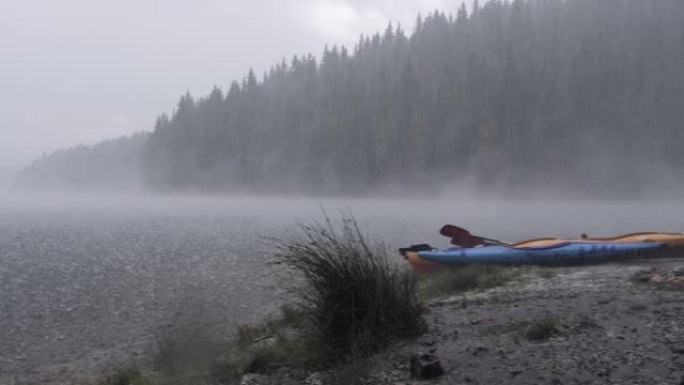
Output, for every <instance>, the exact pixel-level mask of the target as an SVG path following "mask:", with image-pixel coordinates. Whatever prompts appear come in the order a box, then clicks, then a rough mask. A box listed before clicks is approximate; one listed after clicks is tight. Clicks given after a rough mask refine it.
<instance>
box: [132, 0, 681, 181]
mask: <svg viewBox="0 0 684 385" xmlns="http://www.w3.org/2000/svg"><path fill="white" fill-rule="evenodd" d="M683 69H684V1H681V0H611V1H597V0H514V1H502V0H490V1H488V2H486V3H485V4H478V3H477V1H476V2H475V4H474V6H473V7H472V9H470V10H466V8H465V6H461V7H460V8H458V9H454V10H453V12H452V14H445V13H441V12H434V13H433V14H430V15H428V16H427V17H424V18H421V17H418V19H417V21H416V25H415V28H414V30H413V31H412V32H411V33H407V32H406V31H404V30H403V29H402V28H401V27H399V26H397V27H393V26H392V25H389V26H388V27H387V29H386V30H385V31H384V32H383V33H378V34H375V35H373V36H363V37H361V39H359V41H358V43H357V44H356V45H355V47H353V49H351V50H347V49H346V48H345V47H332V48H326V49H325V51H324V53H323V55H322V57H321V59H320V62H319V61H317V59H315V58H314V57H313V56H311V55H304V56H295V57H294V58H293V59H292V60H291V61H287V62H286V61H283V62H281V63H278V64H276V65H275V66H274V67H273V68H272V69H271V70H270V71H268V72H267V73H266V74H264V75H263V77H261V76H260V77H259V78H257V76H256V74H254V72H253V71H250V72H249V74H248V76H247V77H246V78H245V79H244V80H242V82H233V83H232V84H231V86H230V87H229V89H228V90H227V91H223V90H221V89H219V88H215V89H214V90H213V91H212V92H211V93H210V94H209V95H208V96H206V97H203V98H201V99H199V100H196V99H194V98H193V97H192V96H190V95H189V94H186V95H184V96H183V97H182V98H181V99H180V102H179V103H178V106H177V108H176V109H175V110H174V112H173V114H171V116H167V115H162V116H160V117H159V118H158V120H157V124H156V127H155V128H154V132H153V133H152V134H151V136H150V137H149V140H148V142H147V145H146V147H145V149H144V154H143V160H142V164H143V171H144V172H143V174H144V180H145V182H146V183H147V184H149V185H151V186H153V187H155V188H158V189H226V190H248V191H269V192H270V191H274V192H282V191H299V192H319V193H353V192H361V191H367V190H372V189H376V188H381V187H386V186H392V187H400V188H410V189H421V188H432V187H434V186H438V185H440V184H456V185H458V184H459V183H465V181H466V180H467V181H475V182H476V183H477V184H479V185H480V186H483V187H487V188H497V189H498V188H503V187H506V188H520V189H533V188H535V187H538V186H549V185H552V184H555V185H558V186H561V187H569V188H572V189H576V190H584V191H591V192H604V191H607V190H611V191H613V190H616V189H619V190H621V191H627V192H629V193H631V192H634V191H637V190H638V189H640V188H643V187H644V186H648V185H649V184H653V183H655V182H656V181H659V180H662V179H668V178H675V177H676V178H681V177H682V176H684V175H683V174H682V172H680V171H679V170H680V169H681V166H682V165H684V153H682V151H681V150H680V148H681V146H682V143H684V130H683V128H684V127H683V124H684V108H683V106H684V71H683Z"/></svg>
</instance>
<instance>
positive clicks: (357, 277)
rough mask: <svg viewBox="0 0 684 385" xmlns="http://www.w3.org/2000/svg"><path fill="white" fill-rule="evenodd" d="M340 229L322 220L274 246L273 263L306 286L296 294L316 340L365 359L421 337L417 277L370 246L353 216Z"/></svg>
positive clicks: (379, 247) (378, 246) (380, 249)
mask: <svg viewBox="0 0 684 385" xmlns="http://www.w3.org/2000/svg"><path fill="white" fill-rule="evenodd" d="M341 224H342V226H341V228H338V229H336V228H335V226H334V225H333V223H332V222H331V220H330V219H329V218H328V217H325V221H324V222H323V223H314V224H313V225H302V226H301V233H302V234H301V235H302V236H301V237H299V238H295V239H294V240H290V241H285V242H280V244H279V245H278V248H279V253H278V255H277V258H276V260H277V261H278V262H280V263H283V264H285V265H287V266H289V267H291V268H293V269H294V271H295V274H299V275H300V276H301V277H302V278H303V280H304V281H305V282H304V283H305V284H304V286H303V287H302V288H299V290H298V293H299V294H300V297H301V298H300V300H301V303H302V306H303V308H304V309H305V315H306V316H307V317H308V319H309V321H310V323H311V325H312V326H313V328H314V330H315V332H316V334H317V338H319V339H320V341H321V342H322V343H323V344H325V345H326V346H327V347H329V348H330V349H332V350H333V351H334V352H336V353H339V354H343V355H349V354H351V355H352V356H357V357H364V356H368V355H370V354H372V353H373V352H376V351H377V350H379V349H382V348H383V347H385V346H387V344H388V343H389V342H390V341H391V340H392V339H394V338H397V337H408V336H411V335H417V334H420V333H421V332H422V331H423V329H424V326H425V325H424V321H423V318H422V307H421V305H420V303H419V300H418V297H417V295H416V280H415V277H414V276H413V275H412V274H410V273H409V272H407V271H406V270H404V269H401V268H400V267H399V266H397V265H396V264H394V263H392V262H391V260H390V258H389V253H388V252H387V249H386V247H384V245H382V244H370V243H369V242H368V241H367V240H366V238H365V237H364V236H363V235H362V233H361V231H360V230H359V227H358V224H357V222H356V220H355V219H354V218H353V217H352V216H351V215H346V216H344V217H343V218H342V223H341Z"/></svg>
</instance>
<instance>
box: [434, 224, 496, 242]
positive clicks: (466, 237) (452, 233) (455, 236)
mask: <svg viewBox="0 0 684 385" xmlns="http://www.w3.org/2000/svg"><path fill="white" fill-rule="evenodd" d="M439 233H440V234H442V235H444V236H445V237H449V238H451V244H452V245H455V246H460V247H475V246H479V245H484V244H485V242H484V240H483V239H482V238H480V237H477V236H474V235H472V234H470V232H469V231H468V230H466V229H463V228H461V227H458V226H454V225H444V226H442V228H441V229H440V230H439Z"/></svg>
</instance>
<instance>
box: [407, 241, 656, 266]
mask: <svg viewBox="0 0 684 385" xmlns="http://www.w3.org/2000/svg"><path fill="white" fill-rule="evenodd" d="M663 247H665V244H663V243H660V242H629V243H627V242H624V243H620V242H563V243H558V244H555V245H552V246H541V247H514V246H487V247H475V248H453V249H446V250H430V251H420V252H418V256H419V257H420V258H422V259H425V260H428V261H433V262H440V263H445V264H452V265H467V264H474V263H479V264H494V265H553V266H560V265H581V264H587V263H601V262H608V261H615V260H623V259H630V258H640V257H645V256H648V252H652V251H655V250H657V249H661V248H663Z"/></svg>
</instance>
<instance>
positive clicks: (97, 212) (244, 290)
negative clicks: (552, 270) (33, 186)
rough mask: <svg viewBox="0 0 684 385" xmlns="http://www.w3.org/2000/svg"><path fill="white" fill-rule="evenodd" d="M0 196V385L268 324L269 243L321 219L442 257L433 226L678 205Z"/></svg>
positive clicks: (509, 231) (539, 230) (57, 377)
mask: <svg viewBox="0 0 684 385" xmlns="http://www.w3.org/2000/svg"><path fill="white" fill-rule="evenodd" d="M3 198H4V199H2V200H1V201H2V202H1V203H0V341H2V342H1V343H0V384H22V383H37V382H45V383H55V384H56V383H69V382H70V381H69V379H70V378H76V377H78V376H79V375H80V374H81V373H83V372H86V371H90V370H93V369H95V368H98V367H101V366H107V365H111V363H112V362H116V361H125V360H127V359H130V358H131V357H135V356H136V355H140V354H145V352H147V351H149V350H150V347H151V346H152V344H153V341H154V336H155V335H157V334H158V332H159V330H162V329H163V328H164V327H166V326H167V325H169V324H173V325H176V326H177V324H182V323H201V324H203V325H207V327H211V328H212V329H213V330H215V331H216V332H218V333H225V334H228V333H229V332H230V331H231V330H233V329H234V328H235V326H236V325H239V324H242V323H247V322H253V321H255V320H257V319H259V318H261V317H263V316H264V315H266V314H270V313H272V312H274V311H275V310H276V309H277V308H278V306H279V304H280V303H281V301H283V300H284V299H286V296H287V295H286V293H285V292H284V290H282V288H281V287H280V284H279V281H278V280H276V279H274V276H273V271H272V270H271V269H270V268H269V267H268V265H267V261H268V260H269V259H270V258H271V256H272V254H273V247H272V245H273V241H272V239H273V238H287V237H289V236H293V233H294V229H295V228H296V226H297V224H298V223H309V222H311V221H312V220H316V219H318V220H320V219H321V218H322V214H321V213H322V210H325V212H327V214H328V215H329V216H330V217H332V218H338V217H339V216H340V213H341V212H346V211H349V212H352V213H353V214H354V215H355V217H356V218H357V220H358V221H359V224H360V226H361V228H362V230H363V231H364V232H366V233H367V234H369V235H370V236H371V238H374V239H378V240H382V241H384V242H386V243H387V245H388V247H390V248H392V249H396V248H398V247H401V246H407V245H410V244H412V243H423V242H427V243H431V244H432V245H434V246H437V247H446V246H447V245H448V240H447V239H446V238H443V237H441V236H439V234H438V233H437V231H438V229H439V228H440V226H441V225H443V224H445V223H453V224H456V225H459V226H462V227H465V228H468V229H470V230H471V231H472V232H473V233H476V234H480V235H484V236H488V237H491V238H498V239H501V240H508V241H514V240H521V239H525V238H533V237H538V236H546V235H556V236H578V235H579V234H580V233H588V234H590V235H596V236H599V235H611V234H619V233H625V232H631V231H639V230H654V231H682V230H684V204H679V203H672V202H596V201H575V202H562V203H559V202H552V201H549V200H537V201H500V200H494V199H476V197H467V198H466V197H454V198H450V199H447V198H440V199H426V200H406V199H403V200H402V199H384V200H383V199H334V200H333V199H284V198H260V199H252V198H244V197H242V198H225V197H224V198H217V197H206V196H205V197H201V198H198V197H169V196H167V197H154V196H142V197H131V196H128V197H122V196H112V197H102V196H100V197H88V196H69V197H65V196H56V195H43V196H40V197H36V196H31V197H26V196H19V195H6V196H4V197H3ZM399 258H400V257H399V256H398V255H397V260H398V261H400V259H399Z"/></svg>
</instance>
